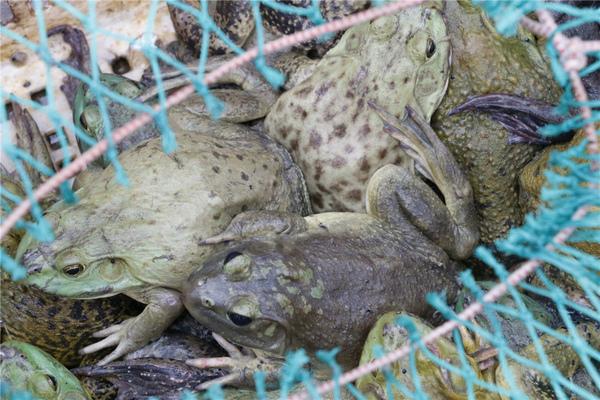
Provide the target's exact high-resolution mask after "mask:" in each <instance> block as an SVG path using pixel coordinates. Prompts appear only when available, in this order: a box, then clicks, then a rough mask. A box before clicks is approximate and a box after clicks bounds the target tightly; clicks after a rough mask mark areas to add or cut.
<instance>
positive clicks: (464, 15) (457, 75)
mask: <svg viewBox="0 0 600 400" xmlns="http://www.w3.org/2000/svg"><path fill="white" fill-rule="evenodd" d="M445 5H446V7H445V9H444V16H445V20H446V24H447V29H448V36H449V38H450V42H451V45H452V67H451V71H450V83H449V85H448V91H447V93H446V95H445V96H444V98H443V99H442V101H441V103H440V105H439V108H438V109H437V111H436V112H435V113H434V115H433V117H432V120H431V124H432V127H433V129H434V130H435V131H436V133H437V134H438V135H439V137H440V139H441V140H442V141H443V142H444V143H445V144H446V145H447V146H448V148H449V149H450V151H451V152H452V154H453V155H454V156H455V157H456V159H457V161H458V163H459V164H460V166H461V167H462V169H463V170H464V171H465V173H466V174H467V176H468V177H469V181H470V183H471V185H472V187H473V193H474V196H475V205H476V208H477V219H478V221H479V224H480V231H481V239H482V242H483V243H485V244H490V243H492V242H493V241H494V240H495V239H497V238H500V237H502V236H503V235H504V234H506V233H507V232H508V230H509V229H510V227H512V226H516V225H520V223H521V222H522V217H523V214H522V213H521V210H520V208H519V201H518V200H519V190H518V177H519V173H520V171H521V169H522V168H523V167H524V166H525V165H526V164H527V163H528V162H529V161H531V159H532V158H533V157H534V156H535V154H536V153H537V152H539V151H540V149H541V146H540V145H531V144H528V143H526V142H521V143H514V144H511V143H509V137H510V136H511V135H513V134H515V132H509V131H508V130H506V129H505V128H504V127H503V126H502V125H500V124H499V123H498V122H496V121H494V120H493V119H492V118H491V116H489V115H487V113H480V112H476V111H471V112H469V113H453V115H451V116H449V115H448V114H449V113H450V112H451V111H453V110H454V109H455V108H457V107H458V106H459V105H461V104H463V103H464V102H465V101H467V100H468V98H469V96H474V95H486V94H508V95H516V96H521V97H522V98H525V99H529V100H530V101H527V102H521V103H518V104H516V105H515V106H514V107H513V110H510V111H509V110H505V111H504V112H503V113H502V114H501V115H499V116H498V118H502V116H506V115H507V114H511V112H516V111H518V112H519V115H525V116H527V115H535V114H536V113H537V112H538V111H539V109H540V107H541V108H543V107H545V105H546V106H547V105H548V104H550V105H551V104H556V103H557V101H558V97H559V95H560V90H559V87H558V85H557V84H556V83H555V81H554V80H553V79H552V74H551V72H550V69H549V67H548V66H547V64H546V63H545V62H544V58H543V56H542V54H541V53H540V51H539V49H538V48H537V47H536V44H535V39H534V37H533V36H532V35H531V34H529V33H526V32H525V31H523V30H520V31H519V33H518V35H517V36H516V37H511V38H507V37H503V36H500V35H499V34H498V33H497V32H496V31H495V29H494V28H493V25H492V23H491V21H490V20H489V18H488V17H487V16H486V15H485V14H484V13H483V11H482V10H480V9H479V8H476V7H474V6H473V5H472V4H471V3H470V2H469V1H465V0H459V1H452V2H446V3H445ZM498 98H500V99H501V98H502V96H496V97H495V99H498ZM542 102H543V104H541V103H542ZM488 104H489V103H488ZM486 107H487V106H486V104H485V103H480V104H478V107H477V109H479V110H481V111H486ZM544 110H547V108H544ZM494 111H495V110H494ZM543 114H544V115H545V114H547V113H543ZM526 119H527V118H526V117H520V118H519V119H517V120H514V121H513V124H515V127H518V125H516V124H517V123H519V122H523V121H525V120H526Z"/></svg>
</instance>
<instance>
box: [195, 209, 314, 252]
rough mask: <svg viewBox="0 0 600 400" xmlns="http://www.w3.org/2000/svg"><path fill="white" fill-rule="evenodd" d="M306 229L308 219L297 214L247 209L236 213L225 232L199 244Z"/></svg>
mask: <svg viewBox="0 0 600 400" xmlns="http://www.w3.org/2000/svg"><path fill="white" fill-rule="evenodd" d="M306 230H307V224H306V220H305V219H304V218H303V217H301V216H300V215H297V214H289V213H283V212H278V211H246V212H243V213H241V214H238V215H236V216H235V217H234V218H233V219H232V220H231V222H230V223H229V225H228V226H227V228H225V230H224V231H223V232H221V233H219V234H218V235H215V236H212V237H209V238H206V239H204V240H201V241H200V242H199V244H201V245H205V244H217V243H223V242H229V241H232V240H241V239H246V238H249V237H260V236H267V235H290V234H294V233H299V232H304V231H306Z"/></svg>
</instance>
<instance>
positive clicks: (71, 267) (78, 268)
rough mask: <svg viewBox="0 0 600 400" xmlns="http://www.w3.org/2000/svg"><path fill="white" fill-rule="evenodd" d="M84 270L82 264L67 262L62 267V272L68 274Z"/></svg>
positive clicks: (76, 273)
mask: <svg viewBox="0 0 600 400" xmlns="http://www.w3.org/2000/svg"><path fill="white" fill-rule="evenodd" d="M84 270H85V267H84V266H83V265H82V264H69V265H67V266H66V267H64V268H63V272H64V273H65V274H66V275H69V276H77V275H79V274H81V273H82V272H83V271H84Z"/></svg>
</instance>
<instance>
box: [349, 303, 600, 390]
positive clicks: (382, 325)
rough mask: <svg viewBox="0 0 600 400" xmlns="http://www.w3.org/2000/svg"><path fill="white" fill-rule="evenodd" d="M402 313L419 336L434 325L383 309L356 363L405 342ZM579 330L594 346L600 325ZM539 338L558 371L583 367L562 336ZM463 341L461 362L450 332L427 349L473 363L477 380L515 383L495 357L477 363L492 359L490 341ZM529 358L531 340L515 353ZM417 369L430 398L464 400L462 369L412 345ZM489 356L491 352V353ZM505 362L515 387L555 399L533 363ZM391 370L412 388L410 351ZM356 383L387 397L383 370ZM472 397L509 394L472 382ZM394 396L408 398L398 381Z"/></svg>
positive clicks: (465, 333)
mask: <svg viewBox="0 0 600 400" xmlns="http://www.w3.org/2000/svg"><path fill="white" fill-rule="evenodd" d="M400 317H404V318H408V319H410V320H411V322H412V323H413V325H414V327H415V328H416V330H417V332H418V333H419V336H420V337H423V336H425V335H427V334H428V333H430V332H431V330H432V329H433V328H432V327H431V326H430V325H429V324H428V323H427V322H425V321H423V320H422V319H420V318H418V317H416V316H414V315H410V314H409V313H387V314H385V315H383V316H382V317H381V318H380V319H379V320H378V321H377V323H376V324H375V326H374V327H373V329H372V330H371V332H370V333H369V336H368V338H367V340H366V342H365V348H364V350H363V353H362V356H361V361H360V364H361V365H363V364H366V363H368V362H370V361H373V360H374V359H376V358H378V356H379V354H378V353H377V352H376V351H375V349H376V347H379V348H380V350H381V351H382V353H383V354H385V353H388V352H390V351H393V350H396V349H398V348H400V347H402V346H403V345H406V344H408V343H409V333H408V330H407V329H406V328H405V327H403V326H401V325H399V324H398V322H397V321H398V318H400ZM577 331H578V333H579V335H580V336H581V338H582V339H583V340H586V341H588V343H590V345H592V346H596V347H597V346H598V338H600V327H599V326H598V325H597V324H594V323H589V322H588V323H581V324H579V325H578V326H577ZM557 333H558V334H561V335H568V332H567V331H566V329H564V328H562V329H558V330H557ZM469 335H470V332H468V331H466V330H465V329H462V330H461V337H463V338H466V337H468V336H469ZM539 339H540V343H541V345H542V346H543V348H544V350H545V353H546V355H547V357H548V360H549V362H550V363H551V364H552V365H554V366H555V367H556V368H557V369H558V371H560V373H561V374H562V375H563V376H565V377H566V378H567V379H570V378H571V377H573V376H574V374H575V372H576V371H577V370H578V369H580V367H582V363H581V360H580V358H579V356H578V355H577V352H576V351H575V349H574V348H573V347H571V346H570V345H568V344H566V343H564V342H562V341H560V340H559V339H557V338H556V337H555V336H552V335H549V334H543V335H540V338H539ZM464 342H465V346H464V348H465V354H464V357H465V360H466V365H465V364H463V363H462V361H461V359H460V356H459V350H458V349H457V348H456V344H455V343H454V342H453V341H452V340H451V339H449V338H446V337H442V338H440V339H438V340H436V341H435V342H433V343H432V344H429V345H427V349H428V350H429V351H430V352H431V353H433V354H434V355H435V356H436V357H439V358H442V359H443V360H444V361H446V362H447V363H449V364H451V365H453V366H454V367H455V368H457V369H462V370H465V369H466V368H471V370H472V371H470V372H472V373H473V374H474V377H475V378H476V379H479V380H481V381H484V382H487V383H489V384H492V385H497V386H498V387H499V388H501V389H504V390H506V391H508V390H514V389H516V388H515V387H514V386H511V385H510V384H509V381H507V379H506V374H505V372H506V371H504V370H503V369H502V368H501V366H500V365H499V364H498V363H497V362H496V361H494V362H492V363H491V364H490V363H486V364H485V365H484V366H482V364H480V363H479V359H487V360H492V361H493V360H494V358H495V354H496V353H495V352H490V351H489V347H487V348H486V347H480V348H477V347H476V346H477V345H479V346H482V345H484V344H482V342H477V343H475V345H476V346H475V347H471V346H469V341H468V340H464ZM518 354H519V355H520V356H522V357H526V358H528V359H529V360H532V361H538V362H539V355H538V354H537V351H536V349H535V347H534V345H533V344H529V345H528V346H526V347H525V348H523V349H521V350H520V351H519V353H518ZM414 356H415V363H416V369H417V372H418V374H419V379H420V386H421V389H422V391H424V392H425V393H426V394H427V396H428V398H430V399H432V400H445V399H453V400H466V399H468V398H469V397H468V396H467V386H466V382H465V380H464V378H463V376H462V375H459V374H456V373H453V372H452V371H451V370H450V369H447V368H445V367H443V366H440V365H438V364H436V363H435V362H434V361H432V360H431V358H430V357H429V356H427V355H425V354H424V353H423V351H422V350H420V349H419V350H416V351H415V353H414ZM490 357H492V358H490ZM508 366H509V368H510V370H511V373H512V376H513V377H514V378H515V379H516V384H517V386H518V389H519V390H520V391H522V392H523V393H524V394H525V395H526V396H527V398H529V399H555V398H556V397H555V394H554V393H553V391H552V386H551V384H550V382H549V381H548V379H547V378H546V376H545V375H544V374H543V373H541V372H539V371H537V370H535V369H531V368H527V367H526V366H525V365H523V364H522V363H519V362H518V361H516V360H515V359H512V358H508ZM390 372H391V373H392V374H393V376H394V377H395V378H396V379H397V380H398V381H399V382H400V383H401V384H402V385H403V386H404V387H405V388H406V389H407V390H409V391H411V392H414V391H415V384H414V382H413V378H412V376H411V373H410V361H409V357H408V356H407V357H404V358H402V359H400V360H398V361H396V362H394V363H392V364H391V365H390ZM356 385H357V388H358V389H359V390H360V391H361V392H363V393H364V394H365V395H366V397H367V399H370V400H372V399H386V398H387V397H386V379H385V376H384V373H383V371H382V370H378V371H376V372H374V373H370V374H367V375H365V376H363V377H361V378H359V379H358V381H357V383H356ZM473 390H474V396H475V397H474V398H476V399H481V400H507V399H509V397H508V396H505V395H504V394H500V393H497V392H492V391H490V390H487V389H485V388H484V387H482V386H480V385H477V384H474V386H473ZM392 392H393V396H394V398H396V399H409V398H412V397H408V396H407V394H406V393H402V392H401V391H400V389H399V388H398V387H396V386H393V387H392Z"/></svg>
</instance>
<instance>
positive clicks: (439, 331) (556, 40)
mask: <svg viewBox="0 0 600 400" xmlns="http://www.w3.org/2000/svg"><path fill="white" fill-rule="evenodd" d="M537 14H538V17H539V18H540V21H541V22H540V23H536V22H535V21H533V20H531V19H529V18H527V17H524V18H523V22H522V23H523V25H524V26H525V27H526V28H528V29H531V30H532V31H534V33H537V34H539V35H544V36H546V37H549V36H551V35H552V33H553V32H554V31H555V30H556V23H555V21H554V19H553V18H552V15H551V14H550V13H549V12H548V11H546V10H538V11H537ZM575 39H577V40H575ZM575 39H571V38H568V37H566V36H564V35H563V34H561V33H560V32H557V33H556V34H555V35H554V37H553V39H552V40H553V44H554V45H555V47H556V49H557V50H558V51H559V53H561V62H565V60H568V58H563V57H562V55H563V54H565V53H568V54H571V55H573V57H579V56H580V55H583V57H584V58H585V54H584V53H585V52H586V51H589V48H588V47H586V46H582V45H581V43H582V42H581V41H580V40H578V38H575ZM573 43H574V47H571V44H573ZM585 65H586V63H585V62H584V63H583V64H581V63H565V64H563V66H564V68H565V69H566V70H567V72H568V74H569V78H570V80H571V84H572V86H573V92H574V95H575V98H576V99H577V100H578V101H579V102H580V103H582V104H585V103H586V102H587V101H588V96H587V92H586V90H585V88H584V86H583V82H582V81H581V78H580V77H579V75H578V73H577V72H578V71H579V70H580V69H582V68H584V67H585ZM580 113H581V115H582V116H583V118H584V119H586V120H589V119H590V118H591V117H592V111H591V109H590V107H588V106H586V105H582V106H580ZM584 129H585V132H586V137H587V139H588V144H587V146H586V149H587V152H588V153H589V154H592V155H594V154H598V153H599V151H598V138H597V134H596V132H595V130H594V124H593V123H591V122H590V123H587V124H586V125H585V127H584ZM591 169H592V171H597V170H598V162H597V161H595V160H593V161H592V167H591ZM589 211H590V207H589V206H587V205H584V206H582V207H580V208H578V209H577V211H575V213H574V214H573V216H572V217H571V222H573V223H575V222H577V221H579V220H581V219H582V218H584V217H585V216H586V214H587V213H588V212H589ZM574 231H575V226H569V227H567V228H564V229H562V230H561V231H559V232H558V233H557V234H556V235H555V236H554V238H553V240H552V242H551V243H549V244H548V245H547V246H546V247H545V248H546V250H548V251H554V250H556V245H560V244H564V243H565V242H566V240H567V239H568V238H569V237H570V236H571V235H572V234H573V232H574ZM542 262H543V261H541V260H537V259H533V260H529V261H527V262H525V263H523V264H522V265H521V266H520V267H519V268H517V269H516V270H515V271H514V272H512V273H511V274H510V275H509V276H508V279H507V280H506V282H508V284H510V285H512V286H514V285H516V284H518V283H520V282H521V281H523V280H524V279H526V278H527V277H529V276H530V275H531V274H532V273H533V272H535V270H536V269H537V268H538V267H539V266H540V265H541V264H542ZM506 282H501V283H499V284H498V285H496V286H495V287H494V288H492V289H491V290H490V291H488V292H487V293H486V294H485V296H484V297H483V300H484V301H485V302H490V303H493V302H496V301H497V300H498V299H500V298H501V297H502V296H503V295H504V294H506V292H507V291H508V288H509V286H508V284H507V283H506ZM483 308H484V306H483V304H482V303H480V302H474V303H472V304H471V305H469V306H468V307H467V308H466V309H465V310H464V311H462V312H461V313H459V314H458V315H457V317H458V318H457V319H456V320H451V321H447V322H445V323H444V324H442V325H440V326H439V327H437V328H435V329H434V330H432V331H431V332H430V333H429V334H427V335H426V336H423V337H422V338H421V342H422V343H423V345H428V344H431V343H433V342H435V341H436V340H437V339H439V338H441V337H443V336H445V335H447V334H449V333H450V332H452V331H453V330H454V329H456V328H458V327H459V326H461V323H460V320H471V319H473V318H474V317H475V316H477V315H478V314H480V313H481V312H482V311H483ZM410 349H411V344H410V343H409V344H407V345H405V346H403V347H401V348H399V349H397V350H394V351H392V352H389V353H388V354H387V355H385V356H383V357H381V358H378V359H377V360H374V361H372V362H370V363H367V364H364V365H361V366H359V367H357V368H355V369H353V370H351V371H348V372H346V373H344V374H342V375H341V376H340V377H339V379H337V380H336V381H335V382H334V381H333V380H330V381H327V382H325V383H322V384H321V385H319V386H317V393H319V395H323V394H325V393H327V392H330V391H331V390H333V389H334V388H335V385H336V384H340V385H345V384H348V383H351V382H354V381H355V380H357V379H359V378H361V377H363V376H365V375H367V374H369V373H371V372H374V371H376V370H379V369H381V368H384V367H386V366H388V365H390V364H391V363H393V362H395V361H398V360H400V359H401V358H403V357H406V356H407V355H408V354H409V353H410ZM288 399H289V400H306V399H308V395H307V393H306V392H301V393H298V394H296V395H294V396H290V397H288Z"/></svg>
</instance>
